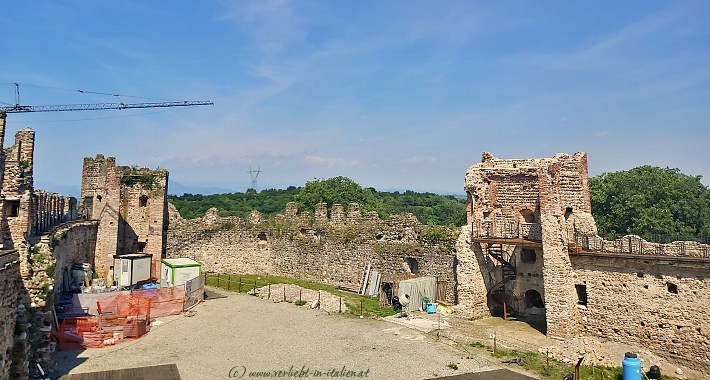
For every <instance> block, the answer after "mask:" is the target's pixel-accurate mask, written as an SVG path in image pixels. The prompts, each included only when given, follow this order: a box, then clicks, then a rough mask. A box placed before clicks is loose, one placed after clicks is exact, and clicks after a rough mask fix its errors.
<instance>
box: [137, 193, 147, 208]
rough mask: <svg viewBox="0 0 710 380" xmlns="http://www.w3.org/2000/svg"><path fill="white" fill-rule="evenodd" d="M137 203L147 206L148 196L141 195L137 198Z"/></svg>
mask: <svg viewBox="0 0 710 380" xmlns="http://www.w3.org/2000/svg"><path fill="white" fill-rule="evenodd" d="M138 205H139V206H140V207H146V206H148V196H147V195H141V196H140V198H138Z"/></svg>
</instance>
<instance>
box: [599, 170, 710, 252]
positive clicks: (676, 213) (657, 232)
mask: <svg viewBox="0 0 710 380" xmlns="http://www.w3.org/2000/svg"><path fill="white" fill-rule="evenodd" d="M700 179H701V177H700V176H689V175H686V174H683V173H681V172H680V170H678V169H669V168H665V169H663V168H658V167H652V166H640V167H637V168H634V169H631V170H628V171H620V172H614V173H604V174H601V175H599V176H597V177H594V178H591V179H590V181H589V187H590V192H591V200H592V212H593V214H594V218H595V220H596V222H597V227H598V228H599V233H600V234H601V235H605V236H609V235H613V234H637V235H641V236H644V237H646V238H649V239H654V238H656V237H658V236H664V237H673V238H687V239H698V238H703V237H707V236H710V189H709V188H708V187H707V186H705V185H703V184H702V183H701V182H700Z"/></svg>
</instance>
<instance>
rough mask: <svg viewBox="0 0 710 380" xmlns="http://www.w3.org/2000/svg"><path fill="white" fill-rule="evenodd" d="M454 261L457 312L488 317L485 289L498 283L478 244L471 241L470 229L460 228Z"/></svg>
mask: <svg viewBox="0 0 710 380" xmlns="http://www.w3.org/2000/svg"><path fill="white" fill-rule="evenodd" d="M456 258H457V260H458V265H457V267H456V277H457V278H456V279H457V283H456V287H457V291H458V307H457V308H456V313H457V314H459V315H461V316H463V317H466V318H485V317H490V316H491V312H490V309H489V308H488V299H487V297H486V296H487V294H488V289H489V288H490V287H491V286H493V284H495V283H496V282H498V281H499V280H498V279H497V278H492V277H491V273H494V267H493V266H492V264H491V263H490V262H489V261H487V260H486V259H485V255H484V254H483V250H482V249H481V245H480V244H477V243H473V242H472V237H471V227H470V226H463V227H461V232H460V234H459V238H458V240H457V241H456Z"/></svg>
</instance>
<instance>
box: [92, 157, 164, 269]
mask: <svg viewBox="0 0 710 380" xmlns="http://www.w3.org/2000/svg"><path fill="white" fill-rule="evenodd" d="M167 188H168V171H167V170H165V169H158V170H151V169H147V168H137V167H128V166H116V159H115V158H114V157H108V158H106V157H104V156H103V155H100V154H99V155H97V156H96V158H90V157H87V158H84V167H83V173H82V181H81V205H80V211H79V213H80V214H81V216H82V217H83V218H85V219H96V220H99V230H98V236H97V239H96V258H95V265H96V270H97V272H98V273H99V274H101V275H103V276H105V275H106V273H107V271H108V269H109V267H111V266H113V256H114V255H122V254H128V253H137V252H142V253H150V254H152V255H153V262H154V265H157V264H156V263H159V262H160V259H161V257H163V256H164V253H165V243H166V241H165V239H166V235H167V228H168V212H167Z"/></svg>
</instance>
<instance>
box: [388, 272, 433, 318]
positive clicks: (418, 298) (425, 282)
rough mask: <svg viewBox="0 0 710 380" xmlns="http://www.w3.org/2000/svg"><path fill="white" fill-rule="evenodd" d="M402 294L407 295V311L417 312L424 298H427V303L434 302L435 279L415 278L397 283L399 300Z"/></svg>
mask: <svg viewBox="0 0 710 380" xmlns="http://www.w3.org/2000/svg"><path fill="white" fill-rule="evenodd" d="M402 294H409V299H410V302H409V306H408V307H407V309H408V310H409V311H415V310H419V309H420V308H421V307H422V302H423V301H422V300H423V299H424V297H427V298H429V302H434V300H435V299H436V278H435V277H417V278H412V279H409V280H402V281H400V282H399V289H398V290H397V295H398V296H399V297H400V298H401V296H402Z"/></svg>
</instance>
